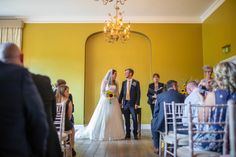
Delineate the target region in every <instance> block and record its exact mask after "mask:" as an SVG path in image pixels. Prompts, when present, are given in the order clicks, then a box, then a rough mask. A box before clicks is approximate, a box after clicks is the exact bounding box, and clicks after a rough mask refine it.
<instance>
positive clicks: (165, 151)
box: [164, 142, 167, 157]
mask: <svg viewBox="0 0 236 157" xmlns="http://www.w3.org/2000/svg"><path fill="white" fill-rule="evenodd" d="M166 154H167V143H166V142H165V146H164V157H166Z"/></svg>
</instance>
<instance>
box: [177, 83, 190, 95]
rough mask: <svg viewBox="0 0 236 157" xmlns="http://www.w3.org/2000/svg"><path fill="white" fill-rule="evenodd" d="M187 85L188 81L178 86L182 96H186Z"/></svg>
mask: <svg viewBox="0 0 236 157" xmlns="http://www.w3.org/2000/svg"><path fill="white" fill-rule="evenodd" d="M188 83H189V79H188V80H186V81H184V82H183V84H182V85H181V86H180V90H179V92H180V93H181V94H183V95H188V93H187V88H186V87H187V84H188Z"/></svg>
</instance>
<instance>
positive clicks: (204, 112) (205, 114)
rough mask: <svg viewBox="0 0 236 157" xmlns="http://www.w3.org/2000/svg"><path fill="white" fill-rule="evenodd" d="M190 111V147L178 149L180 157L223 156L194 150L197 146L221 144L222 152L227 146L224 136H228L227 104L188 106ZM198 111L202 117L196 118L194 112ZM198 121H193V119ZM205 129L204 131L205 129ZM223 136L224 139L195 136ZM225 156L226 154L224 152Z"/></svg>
mask: <svg viewBox="0 0 236 157" xmlns="http://www.w3.org/2000/svg"><path fill="white" fill-rule="evenodd" d="M188 109H189V117H188V121H189V125H188V126H189V146H184V147H180V148H178V149H177V156H178V157H193V156H194V157H219V156H220V155H221V154H220V153H218V152H213V151H206V150H203V149H200V148H199V147H198V149H194V146H195V145H199V144H200V145H201V144H207V143H208V144H210V143H211V144H214V143H217V144H219V143H221V144H222V150H224V147H225V146H226V142H225V138H224V135H226V134H227V127H226V126H227V117H228V116H227V114H228V112H227V104H223V105H214V106H209V105H195V104H191V105H189V106H188ZM194 109H197V110H198V111H199V114H200V112H201V116H202V117H201V116H199V115H198V116H197V117H195V116H194V115H193V114H192V112H191V111H192V110H194ZM196 118H197V119H198V120H197V121H196V120H193V119H196ZM216 126H217V127H220V128H221V129H211V128H212V127H216ZM203 128H204V129H203ZM199 134H200V135H202V136H206V135H221V137H222V138H219V139H211V138H195V135H199ZM223 154H224V152H223Z"/></svg>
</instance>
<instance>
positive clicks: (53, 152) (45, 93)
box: [32, 74, 63, 157]
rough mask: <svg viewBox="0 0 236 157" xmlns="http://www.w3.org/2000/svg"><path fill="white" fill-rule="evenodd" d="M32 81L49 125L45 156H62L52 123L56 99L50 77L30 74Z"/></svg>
mask: <svg viewBox="0 0 236 157" xmlns="http://www.w3.org/2000/svg"><path fill="white" fill-rule="evenodd" d="M32 78H33V81H34V83H35V85H36V87H37V89H38V92H39V94H40V95H41V98H42V100H43V103H44V109H45V111H46V114H47V121H48V126H49V136H48V144H47V151H46V157H62V156H63V154H62V151H61V147H60V142H59V139H58V135H57V131H56V128H55V126H54V124H53V120H54V118H55V117H54V116H55V115H54V114H52V113H55V112H56V111H53V112H52V110H54V109H56V100H55V96H54V94H53V90H52V86H51V81H50V78H49V77H47V76H43V75H36V74H32Z"/></svg>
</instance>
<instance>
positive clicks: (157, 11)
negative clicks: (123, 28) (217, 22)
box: [0, 0, 225, 23]
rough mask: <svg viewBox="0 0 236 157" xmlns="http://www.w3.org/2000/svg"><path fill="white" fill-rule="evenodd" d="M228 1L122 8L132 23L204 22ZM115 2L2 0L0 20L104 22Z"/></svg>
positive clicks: (139, 1) (160, 0) (132, 0)
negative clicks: (106, 3)
mask: <svg viewBox="0 0 236 157" xmlns="http://www.w3.org/2000/svg"><path fill="white" fill-rule="evenodd" d="M224 1H225V0H127V1H126V3H125V5H124V6H121V9H122V10H123V11H124V20H125V21H130V22H131V23H201V22H203V21H204V20H205V19H206V18H207V17H208V16H209V15H210V14H211V13H212V12H213V11H214V10H216V9H217V8H218V7H219V6H220V5H221V4H222V3H223V2H224ZM114 11H115V10H114V2H113V3H112V4H108V5H103V3H102V0H0V19H3V18H12V17H13V18H22V19H23V20H24V21H25V22H36V23H37V22H51V23H54V22H55V23H56V22H82V23H84V22H92V23H96V22H104V21H105V20H106V19H107V18H108V13H112V14H114Z"/></svg>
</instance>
